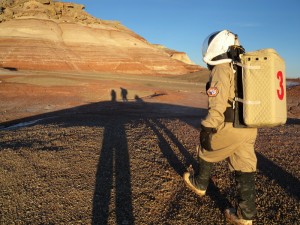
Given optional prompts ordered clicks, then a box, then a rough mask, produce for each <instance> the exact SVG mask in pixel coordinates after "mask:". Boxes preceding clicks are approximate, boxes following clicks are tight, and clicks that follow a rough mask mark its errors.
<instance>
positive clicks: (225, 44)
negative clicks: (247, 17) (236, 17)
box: [202, 30, 240, 66]
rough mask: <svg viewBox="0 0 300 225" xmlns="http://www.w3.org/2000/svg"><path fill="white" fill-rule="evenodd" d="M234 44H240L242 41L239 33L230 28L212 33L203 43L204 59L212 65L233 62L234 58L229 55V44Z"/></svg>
mask: <svg viewBox="0 0 300 225" xmlns="http://www.w3.org/2000/svg"><path fill="white" fill-rule="evenodd" d="M232 45H238V46H240V43H239V39H238V37H237V35H236V34H234V33H232V32H230V31H229V30H222V31H217V32H214V33H212V34H210V35H209V36H208V37H207V38H206V39H205V40H204V42H203V45H202V56H203V61H204V62H205V63H207V64H209V65H212V66H214V65H218V64H221V63H230V62H232V59H230V58H228V57H227V51H228V49H229V46H232Z"/></svg>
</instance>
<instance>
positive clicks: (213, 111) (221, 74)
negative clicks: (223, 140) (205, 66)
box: [201, 66, 231, 128]
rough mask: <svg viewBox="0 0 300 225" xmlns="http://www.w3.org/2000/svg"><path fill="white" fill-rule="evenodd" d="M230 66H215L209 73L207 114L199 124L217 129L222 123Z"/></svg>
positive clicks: (228, 90) (228, 91) (227, 94)
mask: <svg viewBox="0 0 300 225" xmlns="http://www.w3.org/2000/svg"><path fill="white" fill-rule="evenodd" d="M230 70H231V68H230V66H226V67H225V66H215V67H214V68H213V70H212V72H211V83H210V87H209V89H208V90H207V95H208V114H207V116H206V118H205V119H204V120H202V122H201V124H202V125H203V126H205V127H211V128H218V127H219V126H220V125H221V124H223V123H224V119H225V118H224V112H225V110H226V108H227V105H228V98H229V93H230V73H231V71H230Z"/></svg>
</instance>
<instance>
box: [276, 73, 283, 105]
mask: <svg viewBox="0 0 300 225" xmlns="http://www.w3.org/2000/svg"><path fill="white" fill-rule="evenodd" d="M277 79H278V80H279V88H280V90H278V89H277V95H278V98H279V99H280V100H282V99H283V97H284V88H283V75H282V72H281V71H278V73H277Z"/></svg>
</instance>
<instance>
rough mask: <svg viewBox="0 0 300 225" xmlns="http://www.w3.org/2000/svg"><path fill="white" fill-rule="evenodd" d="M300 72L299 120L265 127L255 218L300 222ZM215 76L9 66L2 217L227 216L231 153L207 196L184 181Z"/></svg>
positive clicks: (4, 93)
mask: <svg viewBox="0 0 300 225" xmlns="http://www.w3.org/2000/svg"><path fill="white" fill-rule="evenodd" d="M298 81H299V80H296V81H295V82H296V85H295V86H293V87H292V88H288V90H287V102H288V120H287V123H286V124H285V125H284V126H278V127H274V128H260V129H259V135H258V138H257V141H256V145H255V147H256V154H257V158H258V171H257V175H256V189H257V193H256V195H257V200H256V203H257V209H258V216H257V218H256V219H255V221H254V224H263V225H266V224H267V225H270V224H280V225H282V224H287V225H297V224H300V218H299V212H300V200H299V197H300V182H299V179H300V166H299V161H300V155H299V150H300V147H299V146H300V140H299V135H300V98H299V96H300V94H299V93H300V86H299V82H298ZM205 82H206V76H204V75H203V74H194V75H192V76H173V77H169V76H158V77H153V76H146V75H126V76H124V75H122V74H100V73H81V72H77V73H70V72H69V73H63V72H60V73H55V72H38V71H18V70H14V69H13V68H6V69H3V68H2V69H0V104H1V105H0V224H121V225H127V224H128V225H129V224H130V225H131V224H184V225H187V224H226V221H225V219H224V215H223V211H224V210H225V209H226V208H227V207H231V206H234V205H235V186H234V180H233V177H232V174H231V173H230V171H229V169H228V166H227V163H226V162H225V161H223V162H219V163H216V164H215V166H214V170H213V173H212V176H211V180H210V184H209V188H208V191H207V195H206V196H205V197H203V198H199V197H197V196H196V195H195V194H194V193H192V192H191V191H189V190H188V189H187V188H186V187H185V186H184V184H183V181H182V175H183V173H184V172H185V171H186V170H187V169H191V167H190V166H192V167H193V168H195V169H196V162H197V161H196V146H197V145H198V144H199V126H200V121H201V118H203V117H204V116H205V114H206V111H207V97H206V95H205V93H204V89H205ZM121 88H122V89H123V90H126V91H127V94H126V96H125V95H124V96H123V97H124V101H123V99H122V96H121V90H122V89H121Z"/></svg>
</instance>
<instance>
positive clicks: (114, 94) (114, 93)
mask: <svg viewBox="0 0 300 225" xmlns="http://www.w3.org/2000/svg"><path fill="white" fill-rule="evenodd" d="M110 96H111V101H112V102H115V101H116V100H117V93H116V91H115V90H114V89H112V90H111V91H110Z"/></svg>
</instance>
